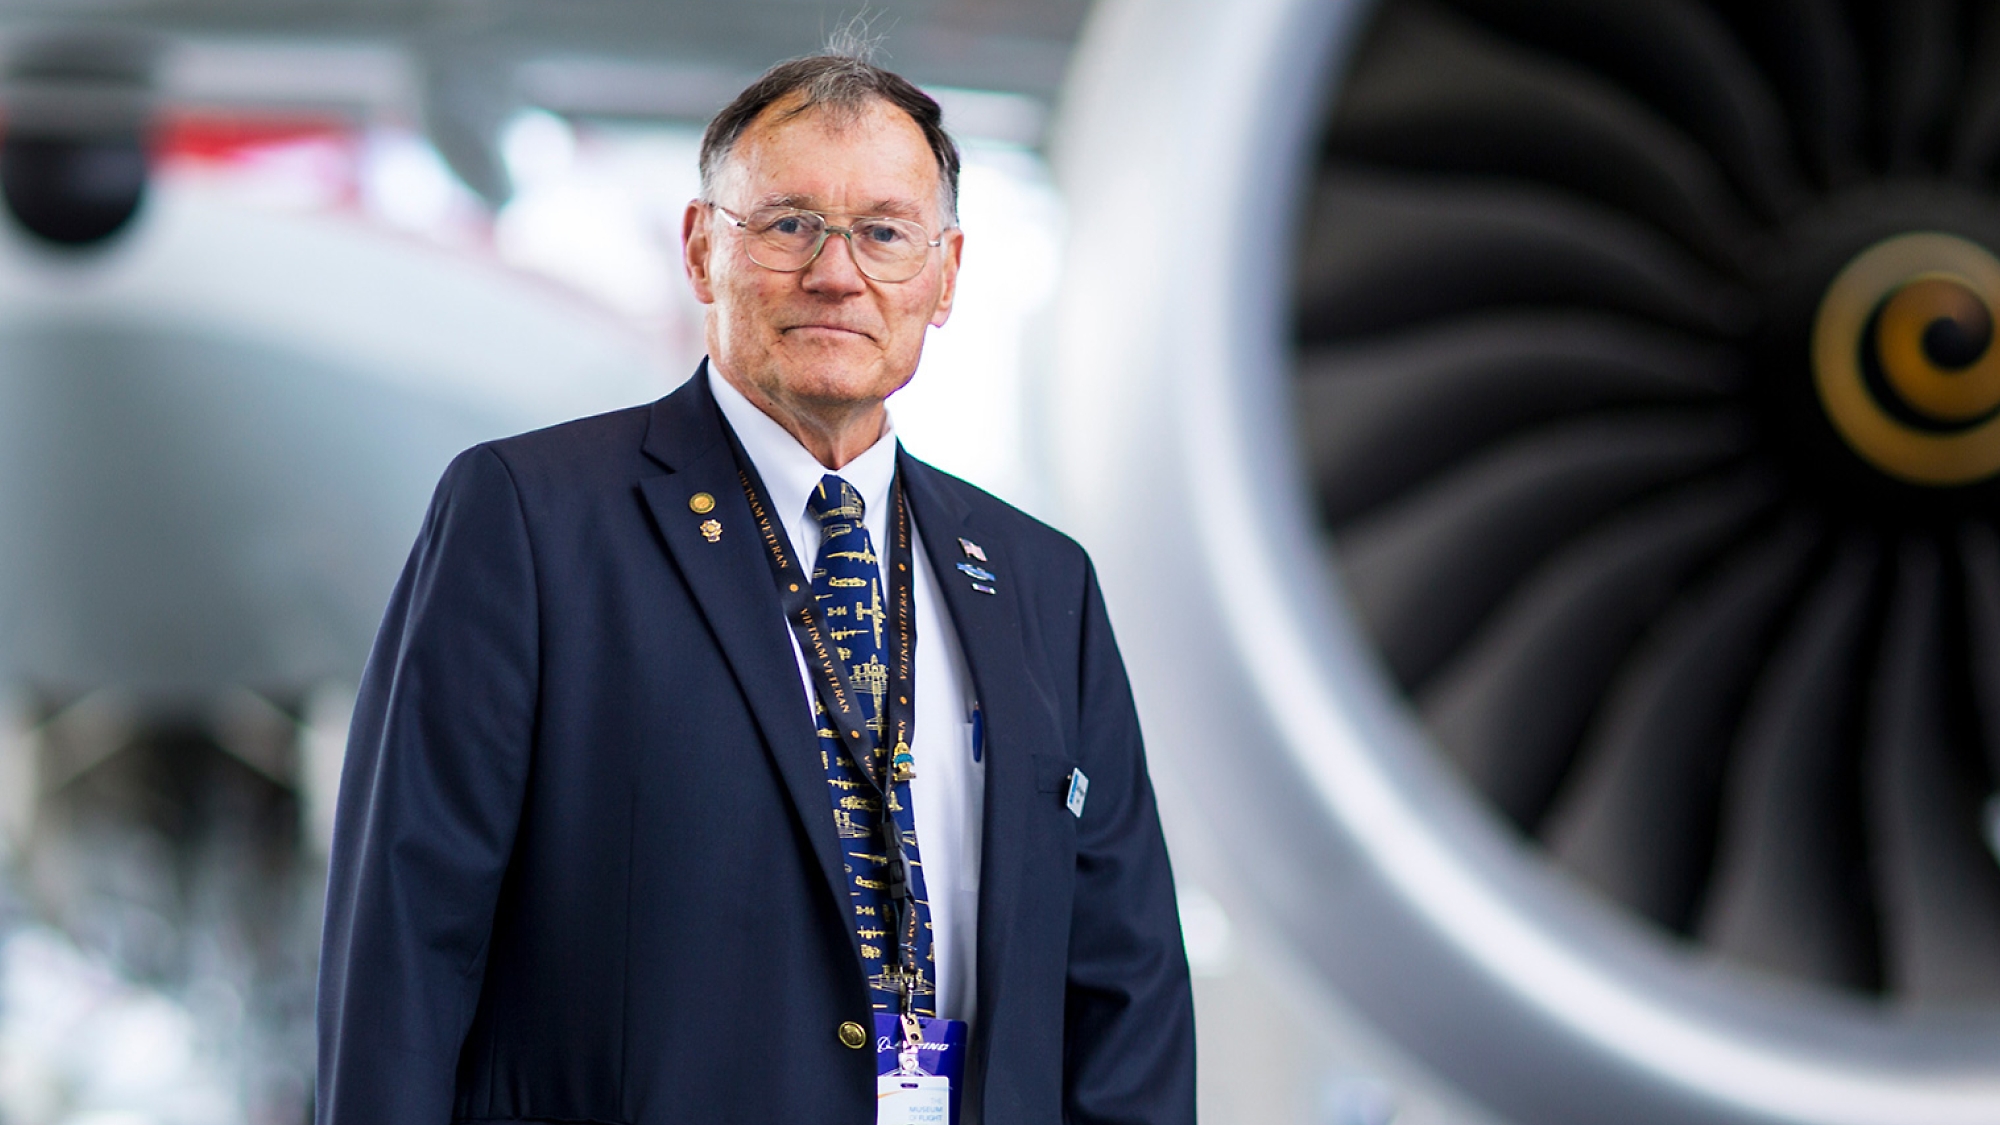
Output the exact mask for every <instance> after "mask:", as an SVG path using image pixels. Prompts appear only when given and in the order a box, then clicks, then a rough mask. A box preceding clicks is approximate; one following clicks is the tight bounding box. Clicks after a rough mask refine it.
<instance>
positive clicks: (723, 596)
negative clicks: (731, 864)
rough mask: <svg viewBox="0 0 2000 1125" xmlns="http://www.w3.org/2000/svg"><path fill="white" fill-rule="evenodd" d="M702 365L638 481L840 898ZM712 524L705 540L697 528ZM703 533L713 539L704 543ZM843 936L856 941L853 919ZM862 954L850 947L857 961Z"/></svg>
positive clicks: (818, 797)
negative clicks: (707, 501) (707, 503)
mask: <svg viewBox="0 0 2000 1125" xmlns="http://www.w3.org/2000/svg"><path fill="white" fill-rule="evenodd" d="M706 373H707V365H706V364H704V365H703V367H702V370H701V371H699V372H697V373H696V375H695V377H694V378H693V379H691V380H689V381H688V383H687V384H686V385H684V386H683V387H681V389H680V390H678V391H675V392H674V393H673V394H671V395H669V396H667V397H666V398H664V399H661V400H660V401H659V402H658V403H655V404H654V406H653V414H652V418H651V420H650V424H649V425H648V428H647V433H646V444H645V451H646V454H647V455H648V456H650V457H652V458H653V459H654V460H655V461H658V462H660V464H662V465H663V466H665V467H666V468H667V469H668V472H667V473H665V474H664V475H662V476H656V477H648V478H646V479H645V480H642V481H640V482H639V491H640V494H641V495H642V496H643V497H644V498H645V501H646V505H647V507H648V509H649V510H650V511H651V513H652V517H653V522H654V523H655V525H656V526H657V527H658V529H659V532H660V538H661V540H662V541H663V542H664V543H665V544H666V548H667V552H668V554H670V555H672V556H673V560H674V562H675V563H676V564H677V565H678V566H679V567H680V571H681V574H682V575H683V576H684V577H685V578H686V580H687V585H688V589H689V592H690V593H692V594H693V596H694V600H695V604H696V605H697V606H699V607H700V609H701V612H702V615H703V616H704V617H705V618H706V619H707V620H708V625H709V629H710V630H711V631H713V632H714V634H715V639H716V642H717V644H719V645H720V646H721V647H722V653H723V657H724V658H725V659H726V660H728V662H729V666H730V670H731V671H732V672H733V673H734V674H735V677H736V683H737V686H738V687H739V688H741V690H742V692H743V696H744V698H745V699H747V700H748V701H749V703H750V710H751V713H752V715H753V716H755V718H756V722H757V726H758V728H759V729H760V730H762V731H763V733H764V743H765V745H766V746H767V747H769V749H770V753H771V756H772V760H773V763H774V765H775V766H776V768H777V771H778V775H779V776H780V777H781V778H782V779H783V780H784V785H785V790H786V792H787V793H788V794H789V795H790V797H791V800H792V805H793V809H794V811H795V812H796V813H797V814H798V818H799V823H800V826H801V828H802V829H803V830H804V832H805V834H806V836H807V838H808V839H810V840H811V841H812V849H813V854H814V855H815V856H816V857H818V859H819V864H820V869H821V873H822V874H823V875H824V876H825V877H826V881H827V888H828V890H829V891H831V892H832V893H833V895H834V901H835V902H836V903H839V904H844V903H845V902H846V901H847V880H846V876H845V874H844V873H843V872H842V870H841V858H840V841H839V838H838V837H837V835H836V833H835V831H834V826H833V814H832V812H831V806H830V805H829V804H828V800H827V782H826V771H825V768H824V767H823V766H822V765H821V763H820V750H819V739H818V737H817V736H816V735H815V733H814V729H813V724H812V720H811V716H810V715H809V714H808V713H807V711H806V704H805V696H804V689H803V688H802V687H801V686H800V682H799V673H798V664H797V661H796V658H795V657H794V655H793V652H792V644H791V638H790V634H789V633H788V632H787V631H786V628H785V622H784V611H783V609H782V608H781V607H780V606H779V603H778V594H777V590H776V588H775V587H774V586H773V584H772V579H771V570H770V564H769V562H768V561H767V560H766V556H765V551H764V546H763V544H762V543H761V542H760V541H759V539H758V536H757V524H756V521H755V520H754V519H753V518H752V517H751V514H750V505H749V503H748V501H746V500H745V499H744V497H743V486H742V483H741V481H740V480H739V479H738V478H737V466H736V458H735V455H734V454H733V453H732V452H731V451H730V447H729V442H728V440H727V439H726V438H725V437H724V435H723V431H722V426H723V424H724V423H723V420H722V414H721V411H720V410H719V409H718V408H717V407H716V405H715V399H714V398H713V396H712V395H711V393H710V392H709V389H708V380H707V378H706V377H705V376H706ZM699 493H707V494H708V495H709V497H711V498H712V499H713V501H714V507H713V509H712V510H710V511H707V512H701V513H698V512H696V511H695V510H694V507H693V506H691V505H690V501H691V500H693V499H694V497H695V496H696V495H697V494H699ZM711 520H712V521H714V524H713V525H712V526H711V527H710V529H709V533H704V531H703V529H702V525H703V524H704V523H705V522H707V521H711ZM710 534H714V539H713V541H711V539H710ZM848 922H849V924H848V926H847V929H848V936H849V937H850V938H853V937H854V934H853V930H854V927H853V924H852V918H851V916H849V917H848ZM855 955H856V956H857V957H858V956H860V951H859V947H858V945H857V948H856V954H855Z"/></svg>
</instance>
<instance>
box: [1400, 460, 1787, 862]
mask: <svg viewBox="0 0 2000 1125" xmlns="http://www.w3.org/2000/svg"><path fill="white" fill-rule="evenodd" d="M1778 491H1779V487H1778V484H1777V482H1776V481H1775V480H1774V479H1773V478H1772V477H1771V476H1770V475H1769V474H1767V473H1764V472H1762V471H1754V470H1752V471H1745V472H1743V473H1740V474H1735V475H1731V476H1728V477H1725V478H1723V479H1721V480H1717V481H1707V482H1700V483H1696V484H1690V485H1685V486H1683V487H1681V488H1679V489H1676V490H1675V491H1673V492H1671V493H1668V494H1667V495H1665V496H1662V497H1659V498H1657V499H1655V500H1652V501H1650V502H1648V503H1646V504H1644V505H1641V506H1639V507H1637V508H1635V509H1633V510H1632V511H1630V512H1628V513H1626V514H1623V515H1620V516H1618V517H1615V518H1614V519H1612V520H1611V521H1609V522H1607V523H1606V524H1605V525H1604V526H1602V527H1600V528H1598V529H1597V530H1595V531H1593V532H1592V533H1590V534H1588V535H1586V536H1584V537H1583V538H1581V539H1579V540H1577V541H1576V542H1575V543H1573V544H1571V545H1570V546H1568V547H1565V548H1564V549H1563V550H1562V551H1560V552H1559V553H1557V554H1556V555H1554V556H1553V557H1552V558H1551V559H1550V560H1549V561H1548V562H1547V563H1546V564H1545V565H1544V566H1543V567H1542V568H1541V569H1539V570H1538V571H1536V572H1535V573H1534V574H1533V575H1532V576H1531V577H1530V578H1529V580H1528V581H1527V582H1526V583H1525V584H1524V585H1523V587H1522V589H1521V590H1520V591H1519V592H1518V593H1517V594H1515V595H1514V596H1513V597H1512V598H1511V599H1509V602H1508V604H1506V605H1504V606H1503V607H1502V608H1501V610H1500V611H1499V612H1498V613H1497V614H1496V615H1495V617H1494V620H1493V621H1491V622H1489V623H1488V624H1487V625H1486V626H1485V627H1484V628H1483V629H1482V630H1481V632H1480V634H1479V635H1478V636H1476V637H1475V638H1474V639H1473V640H1472V641H1471V642H1470V643H1469V644H1468V645H1467V646H1466V647H1465V648H1464V649H1463V650H1461V651H1460V653H1458V654H1457V655H1456V656H1455V657H1454V659H1453V661H1452V663H1451V664H1450V665H1449V666H1447V668H1446V669H1445V670H1443V671H1442V672H1441V673H1440V674H1439V675H1438V677H1437V679H1436V680H1435V681H1434V682H1433V683H1432V685H1431V686H1430V687H1429V688H1428V689H1426V690H1425V691H1424V692H1423V693H1422V694H1421V695H1420V696H1418V702H1419V705H1420V707H1421V709H1422V711H1423V714H1424V717H1425V719H1426V720H1427V721H1428V723H1429V726H1430V728H1431V730H1432V732H1433V733H1434V734H1436V735H1437V737H1438V740H1439V741H1440V742H1441V743H1442V744H1443V745H1444V747H1445V749H1446V751H1447V752H1448V753H1449V754H1450V755H1451V756H1452V757H1453V758H1454V759H1456V760H1457V762H1458V763H1459V765H1460V766H1461V767H1462V768H1463V769H1464V770H1465V772H1466V774H1467V776H1469V777H1470V778H1471V779H1472V780H1473V782H1474V784H1475V785H1477V786H1478V787H1479V788H1480V790H1482V791H1483V792H1484V793H1485V794H1486V795H1487V797H1488V799H1490V800H1491V801H1492V802H1493V803H1494V804H1495V805H1496V806H1498V807H1499V809H1500V810H1501V811H1502V812H1504V813H1505V814H1506V815H1507V816H1508V817H1509V818H1510V819H1511V820H1513V821H1514V823H1515V824H1517V825H1519V826H1520V827H1522V828H1523V829H1525V830H1528V831H1531V832H1532V831H1534V830H1535V828H1536V827H1537V826H1538V825H1539V823H1540V822H1541V819H1542V816H1543V814H1544V812H1545V811H1546V810H1547V808H1548V804H1549V799H1550V797H1551V796H1552V795H1553V794H1554V793H1555V791H1556V788H1557V787H1558V786H1559V785H1560V784H1561V782H1562V778H1563V774H1564V772H1565V771H1566V770H1567V769H1568V768H1569V765H1570V761H1571V759H1572V757H1573V755H1574V754H1575V751H1576V746H1577V741H1578V738H1579V737H1580V736H1581V734H1582V732H1583V729H1584V726H1585V724H1586V723H1587V722H1588V721H1589V719H1590V715H1591V713H1592V711H1593V710H1594V709H1595V707H1596V705H1597V701H1598V699H1599V698H1600V697H1601V696H1602V694H1603V688H1604V685H1605V684H1606V683H1607V682H1609V681H1610V680H1611V678H1612V676H1613V674H1614V673H1615V671H1616V668H1617V665H1618V663H1619V661H1620V660H1621V659H1622V658H1623V656H1624V655H1625V653H1626V652H1627V650H1629V649H1630V647H1631V645H1632V642H1633V640H1634V639H1635V638H1636V637H1637V636H1638V634H1639V632H1640V630H1641V629H1643V628H1644V626H1645V624H1646V622H1648V621H1650V620H1651V619H1652V618H1653V616H1654V615H1655V614H1657V613H1658V612H1659V609H1660V607H1661V605H1662V604H1663V603H1665V602H1666V601H1667V600H1668V599H1669V598H1670V597H1671V595H1672V593H1673V591H1674V589H1675V587H1676V586H1677V585H1678V584H1679V583H1680V582H1681V581H1682V579H1683V578H1684V577H1685V575H1686V574H1687V573H1688V572H1689V571H1690V570H1692V569H1693V568H1695V567H1697V566H1699V565H1700V564H1701V563H1703V562H1705V561H1707V560H1708V559H1709V558H1712V557H1713V556H1714V555H1715V553H1716V552H1717V551H1719V550H1722V549H1723V548H1724V547H1725V546H1726V545H1727V544H1728V543H1729V542H1730V541H1731V540H1732V539H1733V538H1734V537H1735V536H1736V535H1738V534H1740V533H1741V531H1742V529H1743V527H1744V525H1745V524H1746V523H1747V522H1748V521H1749V520H1751V519H1752V518H1753V517H1755V516H1756V515H1757V514H1759V513H1760V512H1762V511H1764V510H1766V509H1767V508H1768V507H1769V505H1770V504H1771V502H1772V501H1773V500H1774V499H1775V498H1776V496H1777V494H1778Z"/></svg>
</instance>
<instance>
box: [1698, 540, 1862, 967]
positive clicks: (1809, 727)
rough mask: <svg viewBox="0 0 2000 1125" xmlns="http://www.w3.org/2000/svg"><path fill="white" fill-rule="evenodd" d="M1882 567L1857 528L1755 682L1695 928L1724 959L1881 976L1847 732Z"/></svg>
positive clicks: (1852, 745) (1854, 708) (1855, 774)
mask: <svg viewBox="0 0 2000 1125" xmlns="http://www.w3.org/2000/svg"><path fill="white" fill-rule="evenodd" d="M1881 565H1882V560H1881V551H1880V549H1879V548H1878V547H1877V546H1876V544H1875V543H1874V541H1873V540H1872V539H1871V538H1868V537H1866V536H1863V535H1860V534H1850V535H1849V536H1848V537H1847V538H1846V540H1845V541H1844V542H1843V543H1842V544H1841V546H1840V549H1839V551H1838V552H1837V554H1836V555H1835V557H1834V560H1833V563H1832V565H1831V566H1829V567H1828V569H1827V572H1826V574H1825V575H1824V576H1823V577H1821V578H1820V579H1819V581H1818V582H1817V583H1815V584H1814V586H1813V589H1812V590H1811V592H1810V594H1809V595H1808V596H1807V598H1806V599H1805V601H1804V602H1803V603H1802V605H1801V607H1800V611H1799V612H1798V613H1796V614H1795V615H1793V618H1792V620H1791V623H1790V624H1789V625H1788V626H1787V631H1786V635H1785V637H1784V638H1783V640H1782V641H1781V642H1780V643H1779V645H1778V647H1777V649H1776V650H1775V652H1774V654H1773V656H1772V658H1771V660H1770V662H1769V663H1768V664H1767V665H1766V667H1765V670H1764V674H1763V676H1762V677H1761V678H1760V679H1759V681H1758V682H1757V684H1756V687H1755V689H1754V691H1753V694H1752V697H1751V701H1750V704H1749V706H1748V708H1747V709H1746V718H1745V720H1744V723H1743V727H1742V731H1741V734H1740V736H1739V740H1738V743H1737V746H1736V747H1735V749H1734V751H1733V752H1732V757H1733V760H1734V762H1735V763H1736V764H1735V766H1734V768H1733V769H1732V770H1731V776H1730V778H1729V781H1728V787H1727V789H1726V791H1725V793H1724V796H1723V809H1722V830H1721V833H1720V836H1719V838H1718V840H1717V843H1716V859H1715V874H1714V877H1713V879H1712V881H1711V883H1710V887H1709V893H1708V897H1707V900H1706V902H1705V903H1704V904H1703V907H1702V916H1701V921H1700V923H1699V924H1698V925H1697V927H1696V932H1697V934H1698V935H1699V937H1700V939H1701V941H1702V942H1703V944H1705V945H1707V946H1708V947H1710V948H1711V949H1713V950H1715V951H1716V952H1717V953H1718V954H1720V955H1722V956H1724V957H1727V958H1730V959H1732V960H1735V961H1739V962H1741V963H1743V964H1746V965H1755V966H1759V967H1761V968H1765V969H1769V970H1771V971H1773V972H1776V973H1780V974H1783V975H1788V976H1793V977H1798V978H1801V979H1805V980H1816V981H1822V982H1825V983H1827V984H1831V985H1838V986H1843V987H1847V988H1855V989H1874V988H1877V987H1879V986H1880V983H1881V968H1880V963H1879V957H1878V952H1877V945H1876V927H1875V919H1874V905H1873V898H1872V895H1871V894H1870V891H1869V886H1868V881H1867V879H1866V877H1865V875H1864V874H1863V872H1864V871H1865V865H1866V861H1865V859H1864V855H1865V847H1866V845H1865V843H1864V841H1863V840H1862V838H1861V832H1860V822H1861V813H1860V800H1861V797H1860V777H1859V762H1858V756H1857V749H1858V748H1857V747H1856V745H1855V740H1854V739H1853V738H1851V737H1849V736H1848V732H1850V731H1852V730H1853V728H1854V717H1855V715H1856V714H1857V713H1858V711H1859V708H1858V706H1857V705H1856V699H1857V697H1858V691H1857V690H1856V689H1857V687H1858V685H1859V683H1860V679H1861V674H1862V670H1861V657H1862V654H1863V652H1864V650H1865V647H1866V645H1867V643H1868V638H1869V635H1870V628H1869V626H1870V622H1871V619H1872V616H1873V606H1874V602H1875V596H1874V591H1875V587H1876V585H1877V574H1878V572H1879V571H1880V569H1881Z"/></svg>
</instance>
